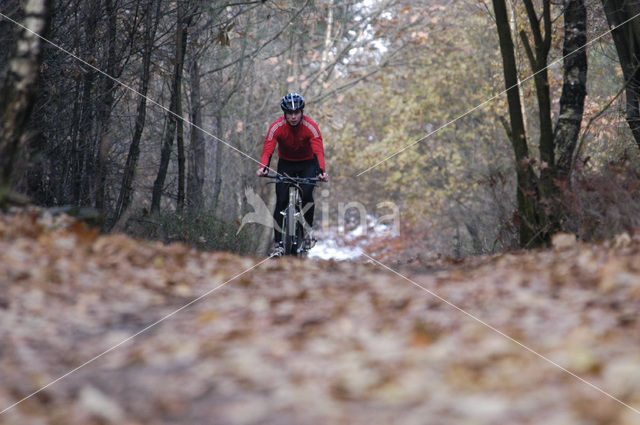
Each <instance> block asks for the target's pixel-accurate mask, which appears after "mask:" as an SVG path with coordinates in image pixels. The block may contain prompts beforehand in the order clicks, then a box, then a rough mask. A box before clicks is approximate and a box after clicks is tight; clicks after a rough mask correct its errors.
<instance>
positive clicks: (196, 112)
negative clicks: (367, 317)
mask: <svg viewBox="0 0 640 425" xmlns="http://www.w3.org/2000/svg"><path fill="white" fill-rule="evenodd" d="M190 82H191V122H192V123H193V124H194V125H193V126H192V127H191V149H190V150H189V173H188V178H187V205H188V206H189V208H190V209H191V211H192V212H194V211H198V210H200V209H202V207H203V205H204V202H203V194H202V187H203V185H204V157H205V144H204V135H203V133H202V131H201V130H200V128H202V105H201V98H200V67H199V65H198V61H197V60H194V61H193V63H192V65H191V69H190Z"/></svg>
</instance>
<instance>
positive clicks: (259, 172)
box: [256, 167, 269, 177]
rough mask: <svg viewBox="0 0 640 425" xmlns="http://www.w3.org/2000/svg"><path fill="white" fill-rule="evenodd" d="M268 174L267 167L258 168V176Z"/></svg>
mask: <svg viewBox="0 0 640 425" xmlns="http://www.w3.org/2000/svg"><path fill="white" fill-rule="evenodd" d="M267 174H269V169H268V168H267V167H264V168H258V171H256V176H258V177H263V176H266V175H267Z"/></svg>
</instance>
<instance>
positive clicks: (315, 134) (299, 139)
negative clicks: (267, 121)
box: [260, 115, 325, 173]
mask: <svg viewBox="0 0 640 425" xmlns="http://www.w3.org/2000/svg"><path fill="white" fill-rule="evenodd" d="M276 144H277V145H278V156H279V157H280V158H282V159H286V160H288V161H304V160H307V159H313V155H314V154H315V156H316V157H317V158H318V164H319V165H320V169H321V170H322V172H323V173H324V172H325V168H324V147H323V146H322V135H321V134H320V130H319V129H318V125H317V124H316V123H315V122H314V121H313V120H312V119H311V118H309V117H307V116H306V115H303V116H302V120H301V121H300V124H298V125H297V126H295V127H291V126H290V125H289V124H287V121H285V119H284V117H280V118H278V119H277V120H275V121H274V122H273V124H271V126H270V127H269V132H268V133H267V137H266V138H265V139H264V147H263V148H262V156H261V157H260V166H261V167H266V166H268V165H269V160H270V159H271V155H272V154H273V151H274V150H275V148H276Z"/></svg>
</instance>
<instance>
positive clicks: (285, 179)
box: [260, 174, 322, 184]
mask: <svg viewBox="0 0 640 425" xmlns="http://www.w3.org/2000/svg"><path fill="white" fill-rule="evenodd" d="M260 177H263V178H268V179H274V180H276V181H275V183H296V184H314V183H316V182H320V181H322V180H321V179H320V178H318V177H289V176H284V175H281V174H266V175H264V176H260Z"/></svg>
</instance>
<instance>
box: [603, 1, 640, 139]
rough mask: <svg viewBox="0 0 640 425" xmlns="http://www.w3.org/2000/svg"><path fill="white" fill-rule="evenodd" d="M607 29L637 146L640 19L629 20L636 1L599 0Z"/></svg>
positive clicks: (639, 134)
mask: <svg viewBox="0 0 640 425" xmlns="http://www.w3.org/2000/svg"><path fill="white" fill-rule="evenodd" d="M602 6H603V8H604V11H605V14H606V15H607V21H608V22H609V27H610V28H612V31H611V36H612V37H613V41H614V44H615V45H616V50H617V52H618V60H619V61H620V67H621V68H622V73H623V75H624V79H625V81H626V82H628V83H627V87H626V90H625V94H626V98H627V111H626V112H627V123H628V124H629V128H630V129H631V133H632V134H633V138H634V139H635V141H636V144H637V145H638V147H640V69H639V65H640V18H634V19H633V20H631V21H630V22H627V21H628V20H629V19H631V18H633V17H634V16H636V15H637V14H638V13H640V5H639V4H638V2H637V1H635V2H630V1H628V0H602Z"/></svg>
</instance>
